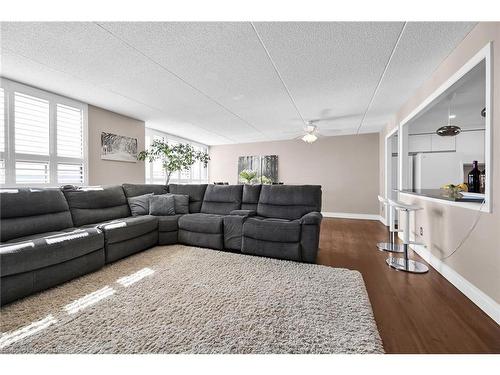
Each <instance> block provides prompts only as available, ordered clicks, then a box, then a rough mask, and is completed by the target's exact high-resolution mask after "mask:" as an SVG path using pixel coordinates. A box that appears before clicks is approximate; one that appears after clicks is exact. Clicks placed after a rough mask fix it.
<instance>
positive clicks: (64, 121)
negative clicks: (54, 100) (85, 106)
mask: <svg viewBox="0 0 500 375" xmlns="http://www.w3.org/2000/svg"><path fill="white" fill-rule="evenodd" d="M82 120H83V119H82V110H81V109H80V108H73V107H69V106H67V105H63V104H58V105H57V120H56V121H57V156H65V157H70V158H77V159H82V158H83V121H82Z"/></svg>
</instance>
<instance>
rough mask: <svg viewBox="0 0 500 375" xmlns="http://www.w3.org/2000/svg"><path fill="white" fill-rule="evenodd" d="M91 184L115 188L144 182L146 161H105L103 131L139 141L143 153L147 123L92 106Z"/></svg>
mask: <svg viewBox="0 0 500 375" xmlns="http://www.w3.org/2000/svg"><path fill="white" fill-rule="evenodd" d="M88 124H89V125H88V128H89V137H88V140H89V164H88V169H89V185H113V184H121V183H123V182H131V183H144V180H145V173H144V162H142V161H137V163H127V162H120V161H111V160H101V132H103V131H104V132H108V133H114V134H119V135H125V136H127V137H133V138H137V140H138V147H139V151H141V150H144V137H145V135H144V134H145V126H144V121H139V120H135V119H132V118H130V117H126V116H122V115H119V114H117V113H114V112H110V111H107V110H105V109H102V108H98V107H94V106H90V105H89V118H88Z"/></svg>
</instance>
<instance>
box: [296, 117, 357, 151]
mask: <svg viewBox="0 0 500 375" xmlns="http://www.w3.org/2000/svg"><path fill="white" fill-rule="evenodd" d="M329 113H330V109H324V110H323V111H321V115H322V116H321V117H319V118H316V119H312V120H308V121H306V122H305V127H304V133H305V134H303V135H301V136H299V137H297V139H301V140H303V141H304V142H306V143H309V144H310V143H314V142H316V141H317V140H318V138H320V137H321V136H322V135H321V134H320V133H319V128H318V126H317V123H318V122H320V121H321V122H329V121H330V122H331V121H339V120H348V119H351V118H353V117H356V116H355V115H344V116H328V114H329ZM340 131H342V129H328V133H338V132H340Z"/></svg>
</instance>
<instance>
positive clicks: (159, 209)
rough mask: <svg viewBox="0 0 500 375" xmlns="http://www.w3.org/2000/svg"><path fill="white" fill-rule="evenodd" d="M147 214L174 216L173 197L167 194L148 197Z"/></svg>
mask: <svg viewBox="0 0 500 375" xmlns="http://www.w3.org/2000/svg"><path fill="white" fill-rule="evenodd" d="M149 214H150V215H154V216H169V215H175V200H174V197H173V196H171V195H168V194H162V195H153V196H151V197H149Z"/></svg>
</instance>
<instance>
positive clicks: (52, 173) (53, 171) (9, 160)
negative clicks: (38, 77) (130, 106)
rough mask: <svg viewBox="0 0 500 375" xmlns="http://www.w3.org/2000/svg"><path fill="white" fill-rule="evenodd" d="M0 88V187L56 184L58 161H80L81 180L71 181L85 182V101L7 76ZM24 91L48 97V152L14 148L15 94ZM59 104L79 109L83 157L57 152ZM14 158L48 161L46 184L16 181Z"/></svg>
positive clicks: (0, 83)
mask: <svg viewBox="0 0 500 375" xmlns="http://www.w3.org/2000/svg"><path fill="white" fill-rule="evenodd" d="M0 87H1V88H2V89H3V90H4V109H5V110H4V121H5V124H6V126H5V127H4V129H2V131H4V132H5V133H4V142H5V150H4V151H0V159H2V160H4V163H5V183H3V184H1V186H2V187H58V186H61V185H63V183H59V181H58V174H57V170H58V168H57V166H58V164H82V165H83V176H82V177H83V181H82V182H81V183H72V184H73V185H78V186H81V185H86V184H87V183H88V175H89V170H88V105H87V104H86V103H83V102H80V101H77V100H74V99H70V98H68V97H65V96H61V95H58V94H55V93H52V92H50V91H46V90H42V89H39V88H36V87H33V86H29V85H25V84H23V83H20V82H16V81H12V80H10V79H6V78H3V77H1V78H0ZM16 92H17V93H20V94H25V95H29V96H33V97H36V98H40V99H43V100H47V101H48V102H49V154H48V155H32V154H20V153H16V150H15V100H14V97H15V93H16ZM58 104H62V105H66V106H69V107H73V108H78V109H80V110H81V111H82V127H83V129H82V136H83V142H82V143H83V144H82V151H83V155H82V159H80V158H73V157H65V156H58V155H57V105H58ZM16 161H26V162H40V161H48V164H49V182H48V183H43V184H40V183H30V184H26V183H17V182H16Z"/></svg>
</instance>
